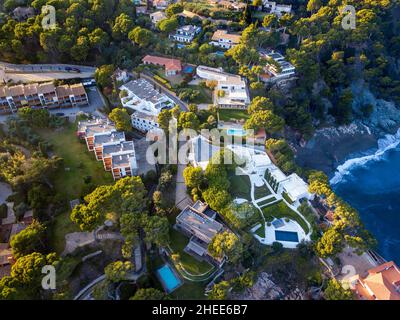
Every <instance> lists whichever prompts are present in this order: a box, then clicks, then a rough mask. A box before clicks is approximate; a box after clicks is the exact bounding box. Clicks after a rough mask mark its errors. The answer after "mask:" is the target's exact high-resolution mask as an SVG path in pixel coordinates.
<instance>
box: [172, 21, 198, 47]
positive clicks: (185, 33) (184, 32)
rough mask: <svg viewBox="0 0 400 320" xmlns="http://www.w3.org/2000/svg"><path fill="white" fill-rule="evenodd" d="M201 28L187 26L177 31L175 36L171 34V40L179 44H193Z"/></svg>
mask: <svg viewBox="0 0 400 320" xmlns="http://www.w3.org/2000/svg"><path fill="white" fill-rule="evenodd" d="M200 31H201V27H198V26H194V25H190V24H189V25H186V26H183V27H181V28H178V29H176V31H175V33H174V34H170V35H169V38H170V39H172V40H175V41H178V42H185V43H191V42H192V41H193V39H194V37H195V36H196V35H197V34H199V33H200Z"/></svg>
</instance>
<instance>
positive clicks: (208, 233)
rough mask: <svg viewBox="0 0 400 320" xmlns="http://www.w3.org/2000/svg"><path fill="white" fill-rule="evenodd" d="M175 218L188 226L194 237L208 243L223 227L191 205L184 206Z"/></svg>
mask: <svg viewBox="0 0 400 320" xmlns="http://www.w3.org/2000/svg"><path fill="white" fill-rule="evenodd" d="M176 219H177V220H180V221H182V222H183V223H185V224H187V225H188V226H190V231H191V232H192V233H193V235H195V236H196V237H200V238H201V240H203V241H205V242H207V243H209V242H211V240H212V238H214V236H215V235H216V234H217V233H218V232H220V231H221V230H222V229H223V226H222V224H221V223H219V222H217V221H215V220H214V219H211V218H210V217H208V216H207V215H205V214H203V213H199V212H197V211H196V210H194V209H193V208H192V207H190V206H188V207H186V208H185V209H184V210H183V211H182V212H181V213H180V214H179V215H178V216H177V217H176Z"/></svg>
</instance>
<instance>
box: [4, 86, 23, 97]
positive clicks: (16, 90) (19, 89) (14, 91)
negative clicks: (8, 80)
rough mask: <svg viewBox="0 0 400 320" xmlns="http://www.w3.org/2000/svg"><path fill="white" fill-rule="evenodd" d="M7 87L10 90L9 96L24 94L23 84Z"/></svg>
mask: <svg viewBox="0 0 400 320" xmlns="http://www.w3.org/2000/svg"><path fill="white" fill-rule="evenodd" d="M8 89H9V90H10V96H13V97H17V96H23V95H24V86H23V85H22V84H20V85H17V86H12V87H8Z"/></svg>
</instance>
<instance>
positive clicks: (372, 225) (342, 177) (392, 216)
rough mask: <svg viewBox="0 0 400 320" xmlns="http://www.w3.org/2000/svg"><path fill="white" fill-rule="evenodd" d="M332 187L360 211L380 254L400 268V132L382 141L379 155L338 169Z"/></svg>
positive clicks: (355, 161)
mask: <svg viewBox="0 0 400 320" xmlns="http://www.w3.org/2000/svg"><path fill="white" fill-rule="evenodd" d="M331 183H332V184H333V188H334V190H335V191H336V193H337V194H338V195H339V196H340V197H342V198H343V199H344V200H346V201H347V202H348V203H350V204H351V205H352V206H353V207H354V208H356V209H357V210H358V211H359V213H360V216H361V219H362V221H363V223H364V224H365V226H366V228H367V229H368V230H369V231H370V232H371V233H372V234H373V235H374V236H375V238H376V239H377V240H378V250H377V251H378V253H379V254H380V255H381V256H383V257H384V258H385V259H386V260H388V261H389V260H394V261H395V262H396V263H397V264H398V265H400V131H399V132H398V133H397V134H396V135H393V136H387V137H386V138H385V139H381V140H380V141H379V149H378V150H377V151H373V152H372V153H371V154H369V155H364V156H361V157H358V158H353V159H351V160H348V161H347V162H346V163H344V164H343V165H342V166H339V167H338V168H337V171H336V173H335V176H334V177H333V178H332V179H331Z"/></svg>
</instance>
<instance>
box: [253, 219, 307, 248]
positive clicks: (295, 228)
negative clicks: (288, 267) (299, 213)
mask: <svg viewBox="0 0 400 320" xmlns="http://www.w3.org/2000/svg"><path fill="white" fill-rule="evenodd" d="M276 220H277V219H275V220H274V221H276ZM282 221H283V222H284V225H283V226H282V227H280V228H275V227H274V225H273V224H272V223H271V225H270V226H268V225H267V223H266V224H265V237H264V238H261V237H260V236H259V235H257V234H255V232H256V231H257V230H258V229H259V228H261V227H262V226H261V224H258V225H257V226H255V227H253V228H252V229H251V231H252V232H253V233H254V236H255V237H256V239H257V240H258V241H259V242H261V243H262V244H266V245H272V244H273V243H274V242H280V243H282V245H283V247H284V248H288V249H295V248H296V247H297V245H298V244H299V243H300V242H301V241H302V240H306V241H307V240H309V238H308V236H307V235H306V233H305V232H304V230H303V228H302V227H301V226H300V225H299V224H298V223H297V222H296V221H293V220H289V222H286V221H285V220H284V219H283V220H282ZM275 231H286V232H296V233H297V236H298V238H299V242H292V241H282V240H276V237H275Z"/></svg>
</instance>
